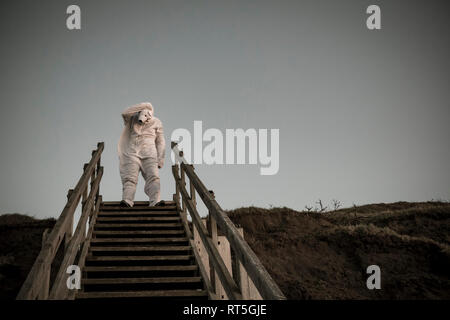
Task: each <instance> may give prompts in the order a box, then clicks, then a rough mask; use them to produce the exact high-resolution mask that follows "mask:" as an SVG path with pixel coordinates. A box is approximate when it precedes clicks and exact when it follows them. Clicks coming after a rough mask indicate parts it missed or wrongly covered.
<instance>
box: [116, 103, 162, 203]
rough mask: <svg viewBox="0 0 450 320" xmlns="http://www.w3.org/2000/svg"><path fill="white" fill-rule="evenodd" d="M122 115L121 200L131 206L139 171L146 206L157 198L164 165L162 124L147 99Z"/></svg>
mask: <svg viewBox="0 0 450 320" xmlns="http://www.w3.org/2000/svg"><path fill="white" fill-rule="evenodd" d="M122 117H123V121H124V124H125V127H124V129H123V131H122V135H121V136H120V140H119V145H118V152H119V161H120V178H121V180H122V186H123V189H122V200H123V201H125V202H126V203H128V204H129V205H130V206H133V204H134V195H135V193H136V185H137V182H138V176H139V172H142V176H143V177H144V179H145V186H144V191H145V193H146V194H147V195H148V197H149V205H151V206H152V205H155V204H156V203H157V202H159V201H160V182H159V168H162V167H163V165H164V156H165V148H166V143H165V140H164V131H163V125H162V123H161V121H160V120H159V119H158V118H156V117H154V116H153V106H152V104H151V103H150V102H143V103H139V104H137V105H134V106H131V107H129V108H127V109H126V110H125V111H124V112H123V113H122Z"/></svg>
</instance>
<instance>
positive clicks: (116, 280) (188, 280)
mask: <svg viewBox="0 0 450 320" xmlns="http://www.w3.org/2000/svg"><path fill="white" fill-rule="evenodd" d="M196 282H201V278H200V277H163V278H100V279H83V280H82V283H83V284H85V285H90V284H136V283H196Z"/></svg>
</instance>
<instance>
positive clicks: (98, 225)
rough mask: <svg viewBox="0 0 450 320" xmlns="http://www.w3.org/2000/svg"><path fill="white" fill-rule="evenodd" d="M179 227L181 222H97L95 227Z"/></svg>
mask: <svg viewBox="0 0 450 320" xmlns="http://www.w3.org/2000/svg"><path fill="white" fill-rule="evenodd" d="M169 227H170V228H173V227H179V228H181V227H182V225H181V223H97V224H96V225H95V228H96V229H104V228H169Z"/></svg>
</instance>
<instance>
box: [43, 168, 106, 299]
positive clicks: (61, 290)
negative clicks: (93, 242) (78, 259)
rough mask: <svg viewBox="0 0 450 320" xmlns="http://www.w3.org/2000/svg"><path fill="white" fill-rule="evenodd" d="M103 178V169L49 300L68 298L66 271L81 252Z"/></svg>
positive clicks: (87, 201) (90, 195) (68, 248)
mask: <svg viewBox="0 0 450 320" xmlns="http://www.w3.org/2000/svg"><path fill="white" fill-rule="evenodd" d="M102 176H103V168H100V171H99V173H98V175H97V177H96V178H95V181H94V185H93V188H92V189H91V190H90V192H89V195H88V198H87V200H86V205H85V207H84V208H83V211H82V213H81V217H80V220H79V221H78V224H77V228H76V230H75V233H74V235H73V236H72V239H71V240H70V243H69V245H68V247H67V251H66V253H65V255H64V258H63V261H62V262H61V266H60V268H59V271H58V273H57V275H56V279H55V284H54V285H53V288H52V290H51V291H50V295H49V299H63V298H66V297H67V293H68V292H67V291H68V289H67V286H66V281H65V279H66V277H67V274H66V270H67V267H68V266H69V265H71V264H73V261H74V260H75V256H76V254H77V252H78V250H79V246H80V243H81V240H82V239H84V238H85V231H86V222H87V219H88V217H89V215H90V213H91V210H92V209H93V207H94V205H95V203H94V201H95V195H96V194H97V188H98V186H99V185H100V180H101V178H102Z"/></svg>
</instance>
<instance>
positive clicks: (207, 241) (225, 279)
mask: <svg viewBox="0 0 450 320" xmlns="http://www.w3.org/2000/svg"><path fill="white" fill-rule="evenodd" d="M174 174H175V181H176V183H177V184H180V192H181V195H182V199H183V201H185V203H186V205H187V209H188V210H189V212H190V214H191V217H192V222H193V223H194V224H195V226H196V228H197V230H198V233H199V235H200V238H201V239H202V242H203V244H204V246H205V248H206V250H207V251H208V254H209V256H210V257H211V258H212V260H211V261H212V263H213V265H214V267H215V269H216V272H217V274H218V275H219V278H220V280H221V282H222V285H223V287H224V289H225V291H226V293H227V295H228V297H229V298H230V299H232V300H240V299H242V296H241V293H240V290H239V288H238V287H237V285H236V283H235V282H234V280H233V278H232V277H231V275H230V273H229V272H228V270H227V268H226V266H225V264H224V262H223V260H222V258H221V257H220V254H219V252H218V251H217V248H216V247H215V245H214V243H213V242H212V240H211V238H209V237H208V236H207V234H208V231H207V230H206V228H205V226H204V225H203V223H202V221H201V218H200V215H199V214H198V212H197V209H196V208H195V207H194V206H193V204H192V201H191V200H190V199H189V196H188V194H187V191H186V188H185V187H184V186H183V185H181V183H180V181H181V179H180V177H179V175H178V172H174Z"/></svg>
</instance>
